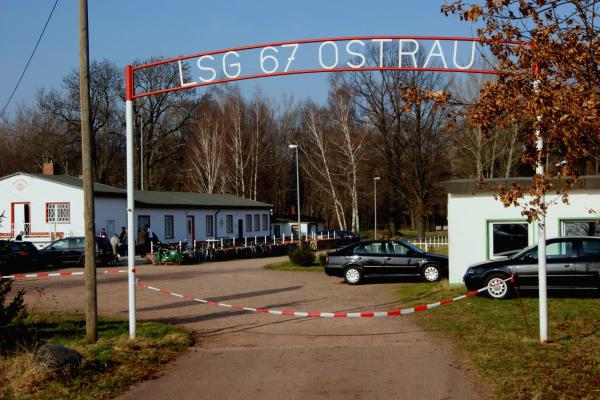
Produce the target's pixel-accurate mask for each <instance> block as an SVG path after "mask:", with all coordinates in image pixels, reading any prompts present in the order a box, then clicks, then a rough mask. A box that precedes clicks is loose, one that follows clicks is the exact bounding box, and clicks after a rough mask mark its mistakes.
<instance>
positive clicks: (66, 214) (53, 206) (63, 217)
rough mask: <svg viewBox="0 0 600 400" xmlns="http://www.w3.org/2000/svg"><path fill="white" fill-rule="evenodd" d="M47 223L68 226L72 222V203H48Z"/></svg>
mask: <svg viewBox="0 0 600 400" xmlns="http://www.w3.org/2000/svg"><path fill="white" fill-rule="evenodd" d="M46 221H47V222H48V223H52V224H68V223H70V222H71V204H70V203H46Z"/></svg>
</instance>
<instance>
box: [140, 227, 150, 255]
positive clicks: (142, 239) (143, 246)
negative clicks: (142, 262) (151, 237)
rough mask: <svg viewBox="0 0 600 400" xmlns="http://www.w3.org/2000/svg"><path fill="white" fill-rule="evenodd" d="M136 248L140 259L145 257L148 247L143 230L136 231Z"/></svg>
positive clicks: (146, 235)
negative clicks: (137, 247)
mask: <svg viewBox="0 0 600 400" xmlns="http://www.w3.org/2000/svg"><path fill="white" fill-rule="evenodd" d="M138 246H139V253H140V256H141V257H145V256H146V252H147V250H146V247H147V246H148V233H147V232H146V230H145V229H142V228H140V229H138Z"/></svg>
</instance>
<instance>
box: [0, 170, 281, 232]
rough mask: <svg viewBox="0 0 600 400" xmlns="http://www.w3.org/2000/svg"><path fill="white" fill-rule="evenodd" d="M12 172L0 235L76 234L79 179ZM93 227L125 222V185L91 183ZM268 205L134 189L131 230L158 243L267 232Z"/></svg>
mask: <svg viewBox="0 0 600 400" xmlns="http://www.w3.org/2000/svg"><path fill="white" fill-rule="evenodd" d="M45 172H46V174H31V173H23V172H17V173H14V174H11V175H8V176H5V177H2V178H0V193H2V196H1V197H0V215H2V214H3V215H4V219H3V221H2V222H1V223H0V238H14V237H15V236H17V235H18V234H19V233H20V232H23V234H24V235H23V239H24V240H32V241H34V242H49V241H51V240H52V239H55V238H58V237H68V236H82V235H83V232H84V220H83V183H82V181H81V179H79V178H76V177H72V176H68V175H53V174H52V173H51V171H48V170H46V171H45ZM94 196H95V200H94V206H95V226H96V232H97V233H99V232H100V231H101V229H102V228H104V229H105V230H106V232H107V234H108V235H112V234H115V233H117V234H118V233H119V232H120V231H121V227H126V226H127V192H126V190H125V189H121V188H117V187H113V186H109V185H104V184H100V183H94ZM272 208H273V206H272V205H271V204H267V203H262V202H259V201H254V200H249V199H245V198H242V197H238V196H234V195H230V194H207V193H191V192H155V191H136V192H135V221H136V231H137V229H139V228H144V227H146V226H149V227H150V228H151V229H152V232H153V233H154V234H156V235H157V236H158V239H159V240H160V241H163V242H177V241H180V240H189V241H191V240H207V239H219V238H242V237H245V236H248V237H251V236H270V234H271V210H272Z"/></svg>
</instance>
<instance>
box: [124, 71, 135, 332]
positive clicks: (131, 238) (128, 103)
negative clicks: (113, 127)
mask: <svg viewBox="0 0 600 400" xmlns="http://www.w3.org/2000/svg"><path fill="white" fill-rule="evenodd" d="M125 76H126V90H125V124H126V130H127V140H126V144H127V277H128V286H129V338H130V339H135V328H136V326H135V325H136V321H135V231H134V229H135V226H134V221H133V217H134V207H135V197H134V193H135V192H134V189H135V186H134V185H135V180H134V167H133V161H134V156H133V70H132V68H131V66H130V65H128V66H127V67H126V69H125Z"/></svg>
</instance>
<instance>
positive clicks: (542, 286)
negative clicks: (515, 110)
mask: <svg viewBox="0 0 600 400" xmlns="http://www.w3.org/2000/svg"><path fill="white" fill-rule="evenodd" d="M539 84H540V82H539V81H537V80H536V81H535V82H534V83H533V88H534V91H535V93H537V92H538V91H539V89H538V87H539ZM541 119H542V117H541V116H538V117H537V120H538V122H540V121H541ZM535 137H536V139H537V146H536V147H537V153H538V163H537V166H536V168H535V173H536V174H537V175H540V176H543V175H544V158H543V157H542V150H543V149H544V141H543V139H542V136H541V132H540V130H539V128H538V129H536V131H535ZM545 202H546V196H545V195H543V196H542V204H544V203H545ZM539 211H540V212H539V213H538V216H537V232H538V242H537V246H538V293H539V295H538V296H539V300H538V302H539V308H540V343H546V342H547V341H548V286H547V280H546V215H545V214H544V213H542V212H541V211H542V210H539Z"/></svg>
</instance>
